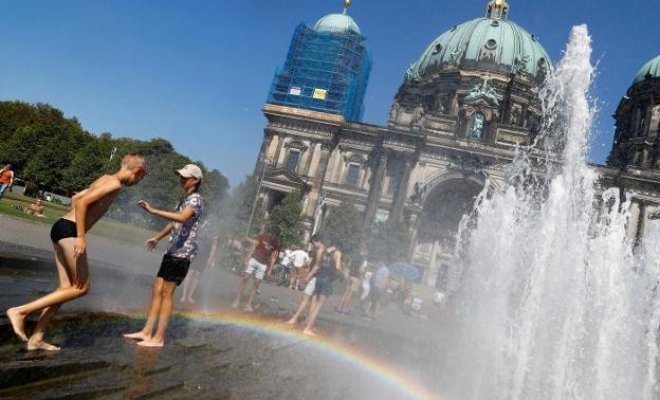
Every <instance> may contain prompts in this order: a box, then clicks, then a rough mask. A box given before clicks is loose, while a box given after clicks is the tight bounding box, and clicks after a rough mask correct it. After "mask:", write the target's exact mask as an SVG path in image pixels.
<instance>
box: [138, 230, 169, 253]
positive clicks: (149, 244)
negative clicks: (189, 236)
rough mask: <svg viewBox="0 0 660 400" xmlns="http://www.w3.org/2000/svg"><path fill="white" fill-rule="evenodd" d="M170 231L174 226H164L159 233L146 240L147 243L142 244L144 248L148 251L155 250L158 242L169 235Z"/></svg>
mask: <svg viewBox="0 0 660 400" xmlns="http://www.w3.org/2000/svg"><path fill="white" fill-rule="evenodd" d="M172 229H174V225H172V224H171V223H169V224H167V225H165V228H163V229H162V230H161V231H160V232H158V233H157V234H155V235H154V236H152V237H150V238H149V239H147V242H146V243H145V244H144V248H145V249H147V250H149V251H152V250H153V249H155V248H156V245H157V244H158V242H160V240H161V239H162V238H164V237H165V236H167V235H169V234H170V232H172Z"/></svg>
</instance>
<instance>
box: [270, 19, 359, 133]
mask: <svg viewBox="0 0 660 400" xmlns="http://www.w3.org/2000/svg"><path fill="white" fill-rule="evenodd" d="M370 72H371V57H370V56H369V53H368V51H367V49H366V47H365V45H364V37H363V36H362V35H360V34H358V33H356V32H353V31H345V32H317V31H315V30H314V29H312V28H310V27H308V26H306V25H304V24H300V25H299V26H298V27H297V28H296V30H295V32H294V34H293V39H292V40H291V46H290V47H289V52H288V54H287V58H286V63H285V64H284V67H283V68H281V69H278V70H277V71H276V72H275V77H274V79H273V84H272V86H271V89H270V92H269V94H268V99H267V102H268V103H273V104H280V105H287V106H293V107H300V108H305V109H309V110H314V111H321V112H327V113H332V114H339V115H343V116H344V117H345V118H346V119H347V120H349V121H360V120H361V119H362V115H363V114H364V96H365V93H366V90H367V81H368V80H369V73H370Z"/></svg>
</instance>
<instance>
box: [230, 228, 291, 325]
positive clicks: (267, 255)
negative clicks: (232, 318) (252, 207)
mask: <svg viewBox="0 0 660 400" xmlns="http://www.w3.org/2000/svg"><path fill="white" fill-rule="evenodd" d="M279 235H280V228H279V227H277V226H272V227H271V228H270V229H269V230H268V232H263V233H262V234H261V235H259V236H257V240H255V242H254V243H253V244H252V247H251V248H250V251H249V252H248V254H247V256H246V257H245V261H244V263H245V272H243V277H242V278H241V281H240V283H239V284H238V291H237V292H236V298H235V299H234V302H233V303H232V305H231V307H232V308H238V306H239V305H240V301H241V296H243V291H244V290H245V286H246V285H247V283H248V281H249V280H250V278H252V290H250V296H249V297H248V301H247V304H245V308H244V310H245V311H248V312H252V311H254V310H253V309H252V302H253V301H254V297H255V296H256V295H257V291H258V290H259V283H261V281H262V280H263V279H264V276H265V275H266V274H268V276H270V274H271V273H272V272H273V267H275V261H277V256H278V255H279V254H280V250H281V247H282V246H281V244H280V239H279Z"/></svg>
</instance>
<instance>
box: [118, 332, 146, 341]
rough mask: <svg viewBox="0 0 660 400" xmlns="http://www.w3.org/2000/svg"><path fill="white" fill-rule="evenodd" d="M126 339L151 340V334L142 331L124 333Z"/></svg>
mask: <svg viewBox="0 0 660 400" xmlns="http://www.w3.org/2000/svg"><path fill="white" fill-rule="evenodd" d="M124 337H125V338H126V339H131V340H151V336H148V335H145V334H144V332H142V331H140V332H135V333H124Z"/></svg>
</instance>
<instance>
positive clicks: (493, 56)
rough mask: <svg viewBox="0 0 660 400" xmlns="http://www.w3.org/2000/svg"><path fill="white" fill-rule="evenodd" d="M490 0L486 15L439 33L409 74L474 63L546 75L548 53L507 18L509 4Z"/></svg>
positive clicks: (468, 65) (423, 74)
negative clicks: (503, 7)
mask: <svg viewBox="0 0 660 400" xmlns="http://www.w3.org/2000/svg"><path fill="white" fill-rule="evenodd" d="M499 4H504V5H506V3H502V2H497V1H493V2H491V6H489V9H488V16H487V17H485V18H477V19H474V20H472V21H468V22H465V23H463V24H460V25H456V26H454V27H453V28H452V29H450V30H448V31H447V32H445V33H443V34H441V35H440V36H438V38H437V39H435V40H434V41H433V42H431V44H430V45H429V46H428V48H427V49H426V51H424V53H423V54H422V56H421V57H420V58H419V61H417V62H416V63H415V64H413V65H412V66H411V68H410V69H409V71H408V78H409V79H415V78H419V77H424V76H425V75H427V74H428V73H431V72H435V71H438V70H443V69H447V68H456V67H458V68H465V67H467V68H471V67H472V68H473V67H475V66H477V65H478V66H479V67H483V68H484V69H488V70H494V71H499V72H507V73H508V72H513V73H526V74H529V75H532V76H539V75H545V72H547V71H548V70H549V69H550V68H551V64H550V62H549V60H550V57H549V56H548V53H547V51H546V50H545V49H544V48H543V46H542V45H541V43H539V41H538V38H537V37H536V36H534V35H532V34H530V33H529V32H527V31H526V30H525V29H523V28H522V27H520V26H519V25H518V24H516V23H514V22H512V21H508V20H507V14H508V6H507V7H506V8H505V9H502V8H496V7H497V5H499Z"/></svg>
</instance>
